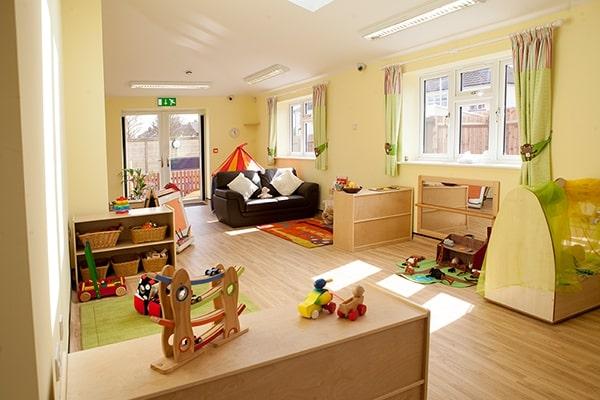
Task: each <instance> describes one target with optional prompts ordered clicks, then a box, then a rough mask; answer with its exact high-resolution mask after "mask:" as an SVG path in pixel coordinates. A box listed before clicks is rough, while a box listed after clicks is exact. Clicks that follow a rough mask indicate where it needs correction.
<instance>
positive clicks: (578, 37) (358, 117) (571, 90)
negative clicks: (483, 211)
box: [257, 1, 600, 199]
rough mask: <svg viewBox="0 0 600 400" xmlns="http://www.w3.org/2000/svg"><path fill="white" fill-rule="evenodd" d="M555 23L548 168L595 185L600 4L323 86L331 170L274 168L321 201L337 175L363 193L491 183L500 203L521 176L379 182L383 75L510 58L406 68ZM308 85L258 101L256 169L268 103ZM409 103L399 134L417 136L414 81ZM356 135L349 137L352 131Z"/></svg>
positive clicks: (485, 173)
mask: <svg viewBox="0 0 600 400" xmlns="http://www.w3.org/2000/svg"><path fill="white" fill-rule="evenodd" d="M557 18H564V19H566V23H565V24H564V25H563V26H562V27H560V28H559V29H558V30H557V36H556V49H555V64H554V65H555V69H554V71H555V74H554V113H553V124H554V136H553V140H554V143H553V157H552V161H553V168H554V174H555V176H556V177H558V176H564V177H567V178H577V177H596V178H598V177H600V162H599V161H598V156H597V151H598V149H599V148H600V135H599V134H598V130H599V124H598V119H597V118H596V117H595V116H594V115H595V113H594V110H595V109H597V108H598V106H599V105H600V100H599V99H598V97H597V94H596V90H590V82H594V79H593V78H590V77H592V76H593V73H594V72H596V71H597V70H598V69H600V48H599V43H600V42H599V41H597V40H596V41H593V40H587V38H597V37H600V25H599V24H598V23H597V21H598V20H599V19H600V2H598V1H590V2H584V3H582V4H579V5H577V6H574V7H573V8H572V9H570V10H565V11H561V12H558V13H554V14H550V15H545V16H543V17H539V18H536V19H534V20H530V21H526V22H521V23H518V24H515V25H511V26H507V27H504V28H501V29H497V30H494V31H492V32H487V33H481V34H477V35H474V36H472V37H467V38H464V39H460V40H455V41H452V42H450V43H446V44H443V45H440V46H436V47H434V48H430V49H426V50H422V51H418V52H414V53H411V54H406V55H403V56H397V57H392V58H389V59H386V60H378V61H372V62H369V63H368V68H367V69H366V71H364V72H361V73H359V72H357V71H355V70H351V71H344V72H340V73H338V74H335V75H332V76H329V77H327V78H323V79H322V80H320V81H315V82H314V83H316V82H321V81H323V80H325V81H328V82H329V86H328V99H327V104H328V110H327V112H328V134H329V169H328V170H327V171H318V170H316V169H315V168H314V161H305V160H289V159H278V160H277V165H278V166H294V167H295V168H297V169H298V171H299V174H300V175H301V176H302V177H303V179H305V180H308V181H314V182H318V183H319V184H320V185H321V197H322V199H323V198H327V197H328V194H327V188H328V187H329V185H331V183H332V182H333V181H334V180H335V177H336V176H338V175H344V176H345V175H348V176H349V177H350V178H351V179H352V180H354V181H356V182H357V183H359V184H361V185H363V186H367V187H369V186H375V185H385V184H400V185H407V186H413V187H416V185H417V179H418V176H419V175H435V176H449V177H464V178H473V179H496V180H499V181H500V192H501V197H502V196H503V195H505V194H506V193H507V192H508V191H510V189H512V188H514V187H516V186H517V184H518V180H519V171H518V170H515V169H502V168H490V167H472V166H425V165H414V164H403V165H401V166H400V176H399V177H396V178H391V177H387V176H385V174H384V150H383V148H384V142H385V135H384V113H383V71H381V67H383V66H384V65H387V64H390V63H396V62H405V61H407V62H408V63H407V64H405V65H404V71H405V72H406V73H410V72H414V71H418V70H421V69H427V68H432V67H435V66H438V65H444V64H448V63H453V62H458V61H461V60H466V59H471V58H476V57H481V56H484V55H487V54H495V53H498V52H501V51H507V50H510V42H509V40H508V39H506V40H502V41H500V42H496V43H494V44H488V45H482V46H477V47H474V48H472V49H468V50H463V51H460V52H458V53H455V54H448V55H443V56H439V57H435V58H432V59H429V60H426V61H420V62H412V63H411V62H410V60H411V59H413V60H415V59H417V58H421V57H423V56H427V55H431V54H435V53H439V52H442V51H448V50H450V49H455V48H460V47H464V46H469V45H473V44H476V43H480V42H484V41H488V40H490V39H494V38H498V37H506V35H508V34H509V33H511V32H515V31H519V30H523V29H526V28H529V27H532V26H536V25H540V24H544V23H548V22H549V21H552V20H555V19H557ZM310 84H312V82H311V83H309V84H304V85H301V86H298V87H290V88H286V89H284V90H280V91H273V92H268V93H263V94H262V95H260V96H258V113H259V119H260V121H261V124H260V127H259V131H258V138H257V143H258V146H257V147H258V149H261V151H260V153H259V154H260V157H259V158H258V160H259V162H262V163H266V151H263V150H262V149H265V148H266V147H267V144H266V143H267V130H266V127H267V110H266V97H268V96H273V95H277V96H278V98H279V99H282V100H285V99H289V98H290V97H300V96H302V95H305V94H308V93H310V90H311V89H310ZM404 84H405V87H404V91H405V94H406V96H405V97H404V99H403V101H404V103H403V130H404V134H405V135H418V129H415V127H418V123H417V122H415V121H416V120H417V119H418V118H419V117H418V111H417V110H418V103H419V100H418V88H417V87H416V86H415V85H418V81H417V80H415V79H413V80H407V81H406V82H404ZM355 124H356V125H357V129H356V130H354V129H353V125H355Z"/></svg>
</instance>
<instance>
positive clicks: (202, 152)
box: [121, 108, 209, 204]
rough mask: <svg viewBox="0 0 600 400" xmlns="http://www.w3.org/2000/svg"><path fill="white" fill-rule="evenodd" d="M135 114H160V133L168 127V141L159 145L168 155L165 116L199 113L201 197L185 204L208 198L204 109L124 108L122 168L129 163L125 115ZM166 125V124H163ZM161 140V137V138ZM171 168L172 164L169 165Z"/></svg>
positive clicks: (124, 191)
mask: <svg viewBox="0 0 600 400" xmlns="http://www.w3.org/2000/svg"><path fill="white" fill-rule="evenodd" d="M135 114H157V115H158V127H159V137H160V136H162V134H161V133H160V132H161V131H162V130H163V129H165V128H164V126H166V127H167V128H166V129H167V133H166V137H167V141H166V143H162V144H161V143H160V142H159V146H160V148H161V154H162V153H163V152H164V153H165V154H166V155H167V157H168V155H169V151H168V146H169V140H168V137H169V132H168V123H167V122H165V121H166V119H167V118H165V117H164V116H168V115H169V114H198V116H199V123H200V138H199V140H200V154H199V155H198V157H199V158H200V162H199V165H200V186H201V187H200V198H198V199H194V200H186V201H185V204H194V203H198V202H201V201H205V200H206V193H208V191H207V190H206V171H207V168H208V162H209V160H208V157H207V156H206V139H207V138H206V135H207V133H206V113H205V110H203V109H187V108H186V109H182V108H173V109H167V110H163V109H157V108H147V109H132V110H122V111H121V152H122V154H121V155H122V157H121V170H122V169H123V168H125V166H126V165H127V143H126V140H125V117H126V116H127V115H135ZM163 125H164V126H163ZM159 141H160V139H159ZM169 170H170V166H169ZM127 192H128V189H127V182H126V181H123V195H124V196H125V197H127V196H128V193H127Z"/></svg>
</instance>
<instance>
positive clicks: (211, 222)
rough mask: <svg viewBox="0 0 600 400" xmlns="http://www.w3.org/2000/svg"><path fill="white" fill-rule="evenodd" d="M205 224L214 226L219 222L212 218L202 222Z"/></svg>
mask: <svg viewBox="0 0 600 400" xmlns="http://www.w3.org/2000/svg"><path fill="white" fill-rule="evenodd" d="M204 222H205V223H207V224H214V223H217V222H219V220H218V219H217V218H213V219H207V220H206V221H204Z"/></svg>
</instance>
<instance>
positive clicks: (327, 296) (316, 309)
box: [298, 279, 336, 319]
mask: <svg viewBox="0 0 600 400" xmlns="http://www.w3.org/2000/svg"><path fill="white" fill-rule="evenodd" d="M327 282H331V280H325V279H317V280H316V281H315V283H314V286H315V287H314V289H313V290H312V291H311V292H310V293H309V294H308V295H307V296H306V298H305V299H304V301H303V302H302V303H300V304H298V312H299V313H300V315H301V316H303V317H304V318H312V319H317V318H319V315H320V314H321V310H322V309H323V308H324V309H326V310H327V311H329V313H330V314H333V313H334V312H335V307H336V306H335V303H334V302H332V301H331V300H332V299H333V294H332V293H331V292H330V291H329V290H327V289H325V285H326V284H327Z"/></svg>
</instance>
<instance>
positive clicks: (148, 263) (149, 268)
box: [142, 256, 169, 272]
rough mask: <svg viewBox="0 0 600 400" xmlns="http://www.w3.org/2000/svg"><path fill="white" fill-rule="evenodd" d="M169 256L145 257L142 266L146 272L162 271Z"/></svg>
mask: <svg viewBox="0 0 600 400" xmlns="http://www.w3.org/2000/svg"><path fill="white" fill-rule="evenodd" d="M168 259H169V257H167V256H165V257H152V258H148V257H143V258H142V266H143V267H144V271H146V272H160V271H161V270H162V268H163V267H164V266H165V265H167V260H168Z"/></svg>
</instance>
